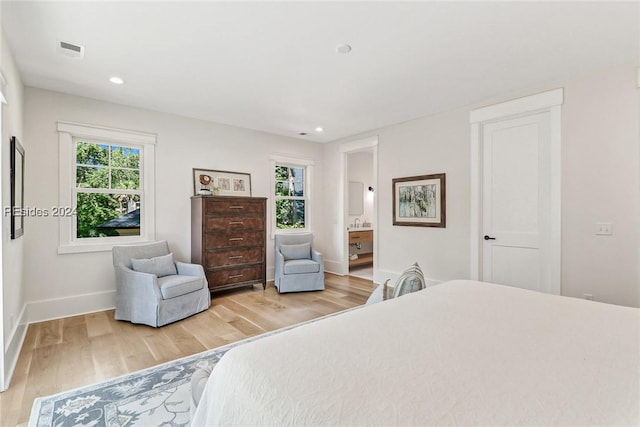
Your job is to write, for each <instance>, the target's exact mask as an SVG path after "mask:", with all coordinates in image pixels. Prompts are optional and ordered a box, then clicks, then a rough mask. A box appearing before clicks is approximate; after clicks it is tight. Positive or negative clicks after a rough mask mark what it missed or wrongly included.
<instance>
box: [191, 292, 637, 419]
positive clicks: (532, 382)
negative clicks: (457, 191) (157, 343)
mask: <svg viewBox="0 0 640 427" xmlns="http://www.w3.org/2000/svg"><path fill="white" fill-rule="evenodd" d="M639 379H640V310H638V309H634V308H629V307H620V306H614V305H608V304H603V303H597V302H593V301H586V300H580V299H575V298H568V297H559V296H553V295H548V294H542V293H538V292H532V291H525V290H521V289H517V288H513V287H507V286H499V285H492V284H487V283H482V282H475V281H452V282H447V283H443V284H440V285H437V286H432V287H429V288H426V289H424V290H422V291H419V292H415V293H413V294H409V295H405V296H402V297H400V298H396V299H392V300H388V301H384V302H381V303H378V304H374V305H369V306H366V307H363V308H360V309H356V310H352V311H349V312H346V313H344V314H341V315H338V316H334V317H330V318H327V319H323V320H321V321H318V322H313V323H309V324H305V325H301V326H299V327H297V328H294V329H292V330H289V331H286V332H283V333H279V334H275V335H272V336H269V337H266V338H264V339H259V340H257V341H254V342H250V343H247V344H245V345H242V346H240V347H237V348H235V349H233V350H231V351H229V352H228V353H227V354H226V355H225V356H224V357H223V358H222V359H221V360H220V362H219V363H218V365H217V366H216V368H215V369H214V371H213V373H212V375H211V377H210V379H209V381H208V383H207V386H206V388H205V391H204V394H203V397H202V400H201V402H200V404H199V406H198V409H197V411H196V413H195V415H194V420H193V424H192V425H194V426H205V425H206V426H215V425H292V426H293V425H295V426H300V425H368V426H374V425H385V426H388V425H594V424H599V425H638V424H639V423H640V406H639V405H640V403H639V402H640V381H639Z"/></svg>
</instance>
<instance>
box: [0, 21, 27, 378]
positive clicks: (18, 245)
mask: <svg viewBox="0 0 640 427" xmlns="http://www.w3.org/2000/svg"><path fill="white" fill-rule="evenodd" d="M0 71H2V74H3V75H4V77H5V78H6V82H7V86H6V87H5V88H4V90H3V93H4V96H5V98H6V100H7V104H5V105H4V106H3V108H2V136H1V137H2V142H1V146H2V153H1V155H0V165H1V166H0V170H1V171H2V177H1V181H2V207H3V208H4V207H6V206H10V204H11V193H10V168H9V167H8V166H9V140H10V138H11V136H16V137H18V139H19V140H20V142H21V143H22V145H23V147H24V148H25V149H26V151H27V153H30V146H29V144H28V143H27V142H26V141H25V140H24V138H23V132H22V131H23V85H22V80H21V78H20V73H19V71H18V69H17V67H16V64H15V61H14V59H13V55H12V53H11V49H9V45H8V44H7V41H6V37H5V35H4V32H2V30H0ZM1 244H2V285H1V286H0V289H1V290H2V295H1V296H0V312H2V329H3V331H2V334H3V335H2V338H3V340H2V350H3V354H4V356H5V357H4V363H3V366H2V367H0V369H3V371H4V372H5V373H6V377H5V380H6V383H8V380H9V377H10V375H11V371H12V370H13V367H14V365H15V362H16V361H17V357H18V353H19V351H20V346H21V344H22V339H23V337H24V332H25V330H26V328H25V325H24V322H22V321H21V315H22V313H23V312H24V311H23V309H24V307H25V293H24V286H23V262H22V260H23V252H24V239H23V238H18V239H15V240H11V217H10V216H8V215H4V209H3V212H2V243H1ZM0 377H1V375H0ZM1 382H2V381H0V383H1ZM5 385H8V384H5ZM1 389H2V384H0V390H1Z"/></svg>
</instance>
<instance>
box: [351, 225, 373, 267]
mask: <svg viewBox="0 0 640 427" xmlns="http://www.w3.org/2000/svg"><path fill="white" fill-rule="evenodd" d="M358 243H360V244H361V245H362V246H364V247H366V248H371V251H370V252H364V253H358V258H357V259H350V260H349V267H353V266H357V265H364V264H371V263H373V229H366V228H356V229H351V230H349V244H350V245H351V244H358Z"/></svg>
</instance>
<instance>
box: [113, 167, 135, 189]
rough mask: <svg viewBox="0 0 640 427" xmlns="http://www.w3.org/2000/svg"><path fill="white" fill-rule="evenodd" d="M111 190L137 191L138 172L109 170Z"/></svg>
mask: <svg viewBox="0 0 640 427" xmlns="http://www.w3.org/2000/svg"><path fill="white" fill-rule="evenodd" d="M111 188H125V189H128V190H137V189H139V188H140V171H137V170H131V169H113V170H111Z"/></svg>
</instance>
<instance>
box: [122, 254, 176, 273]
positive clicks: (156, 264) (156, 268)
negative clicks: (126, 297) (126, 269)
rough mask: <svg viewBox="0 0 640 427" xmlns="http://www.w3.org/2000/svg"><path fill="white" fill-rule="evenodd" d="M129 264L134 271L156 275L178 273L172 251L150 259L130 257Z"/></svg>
mask: <svg viewBox="0 0 640 427" xmlns="http://www.w3.org/2000/svg"><path fill="white" fill-rule="evenodd" d="M131 266H132V269H133V270H134V271H139V272H141V273H148V274H153V275H155V276H157V277H164V276H171V275H175V274H178V272H177V271H176V264H175V263H174V262H173V253H169V254H167V255H162V256H157V257H155V258H150V259H138V258H132V259H131Z"/></svg>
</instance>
